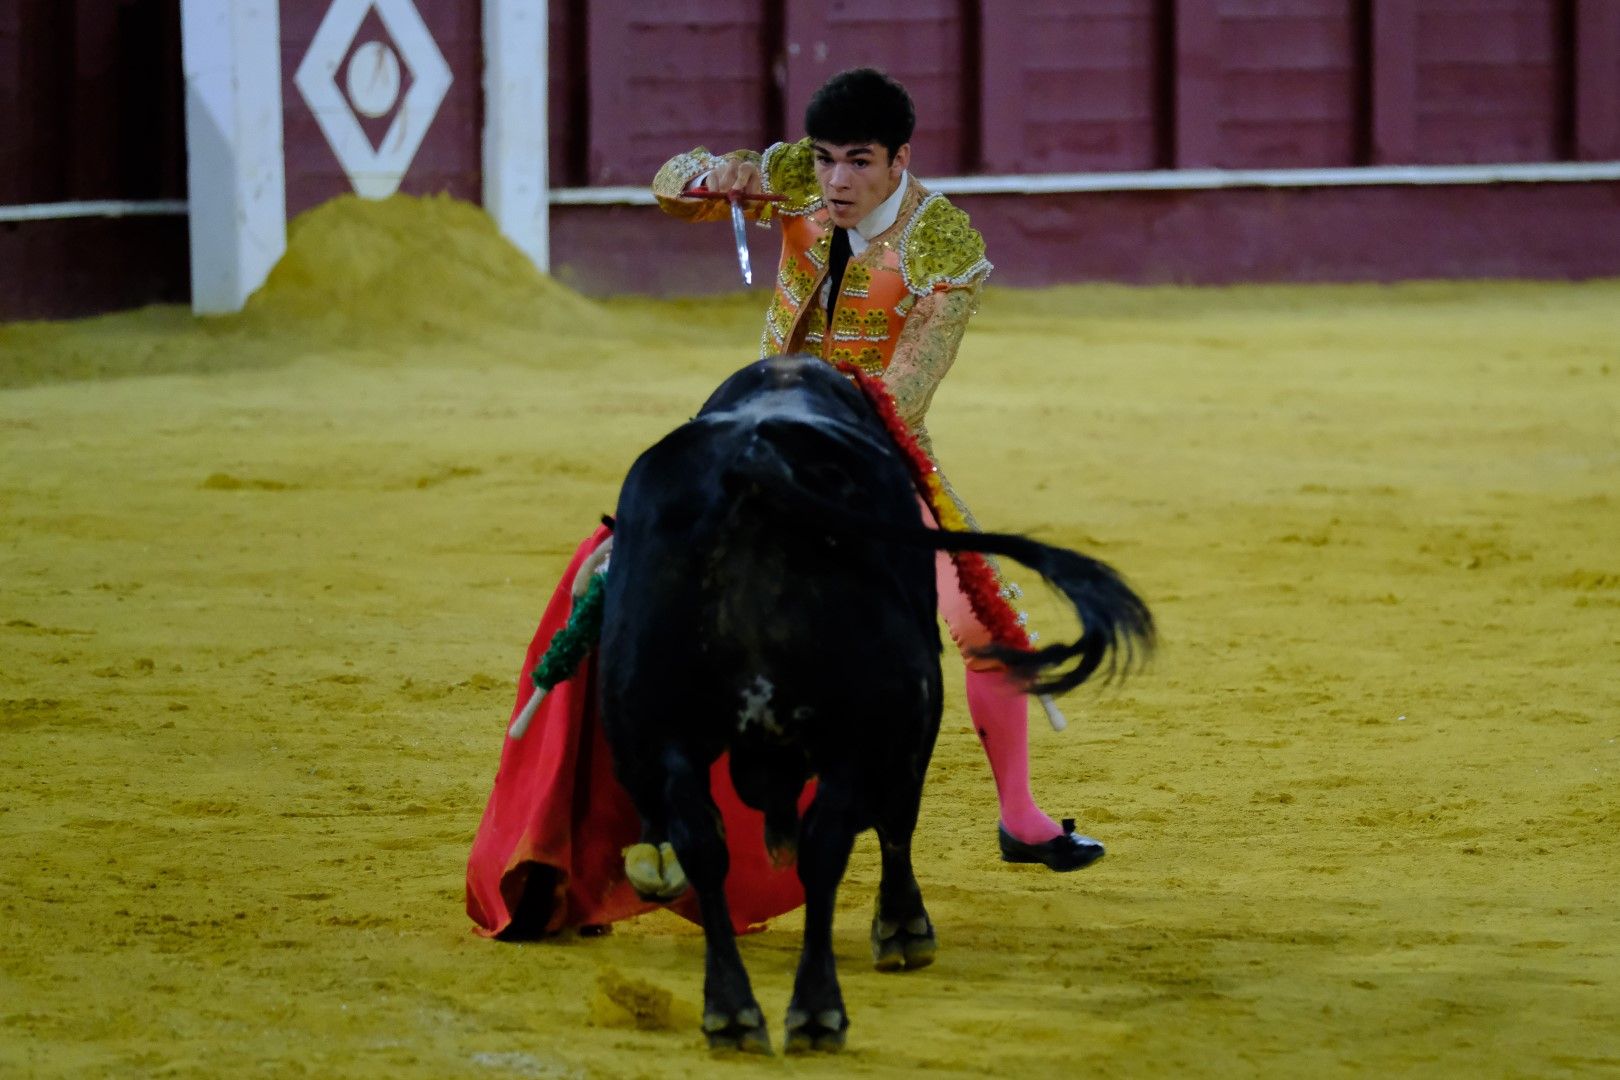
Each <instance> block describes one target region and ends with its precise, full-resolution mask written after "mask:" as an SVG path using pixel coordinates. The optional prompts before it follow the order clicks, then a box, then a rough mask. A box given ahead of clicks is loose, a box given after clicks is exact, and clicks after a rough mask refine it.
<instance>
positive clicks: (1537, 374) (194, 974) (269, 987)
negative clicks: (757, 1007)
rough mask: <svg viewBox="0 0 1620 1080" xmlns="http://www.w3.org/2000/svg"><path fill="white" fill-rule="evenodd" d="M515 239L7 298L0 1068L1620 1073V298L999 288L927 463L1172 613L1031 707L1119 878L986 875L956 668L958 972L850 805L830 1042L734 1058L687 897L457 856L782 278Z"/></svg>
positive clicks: (1079, 810)
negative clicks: (897, 935)
mask: <svg viewBox="0 0 1620 1080" xmlns="http://www.w3.org/2000/svg"><path fill="white" fill-rule="evenodd" d="M722 239H723V238H722V237H720V236H719V235H716V236H715V237H714V242H716V243H720V242H722ZM513 258H514V257H513V256H511V254H510V252H509V251H507V250H506V249H504V248H502V247H501V245H499V243H498V242H497V241H495V240H494V238H493V237H492V236H491V235H490V234H489V231H488V229H487V227H486V226H485V225H484V224H483V223H482V219H481V218H478V217H477V215H475V214H473V213H472V212H470V211H467V210H465V208H460V207H456V206H454V205H452V204H447V203H442V202H427V203H416V202H412V201H410V200H395V201H393V202H390V203H386V204H382V205H380V206H374V207H369V208H368V207H362V206H357V205H354V204H338V205H337V206H335V207H333V208H330V209H328V210H327V211H325V212H323V213H322V214H321V215H318V216H317V218H315V219H312V220H311V219H306V220H305V221H303V222H301V223H300V229H299V232H298V233H297V234H296V235H295V238H294V245H293V251H292V253H291V254H290V255H289V258H288V260H287V262H286V263H285V264H284V265H283V266H282V268H280V269H279V270H278V271H277V274H276V276H275V278H274V279H273V280H272V282H271V285H270V286H269V287H268V288H267V290H266V291H265V293H264V294H262V295H261V296H260V297H258V298H257V299H256V300H255V302H254V304H253V306H252V307H251V308H250V310H249V311H248V312H247V313H245V314H244V315H242V316H239V317H234V318H230V319H221V320H213V321H203V322H199V321H195V320H193V319H192V318H191V317H190V316H189V315H187V314H186V313H184V312H183V311H180V310H175V309H154V310H148V311H143V312H136V313H131V314H126V315H119V316H115V317H110V318H103V319H97V320H91V321H85V322H78V323H72V324H58V325H37V324H36V325H14V326H9V327H0V387H3V389H0V448H3V451H0V506H3V515H0V581H3V592H0V595H3V609H0V650H3V651H0V656H3V657H4V660H3V663H0V733H3V739H0V764H3V769H4V776H5V784H4V787H3V790H0V860H3V871H0V912H3V916H4V922H5V927H6V933H5V945H4V948H3V949H0V1074H5V1075H22V1076H89V1075H106V1076H203V1077H212V1076H257V1075H264V1076H298V1075H309V1076H322V1077H330V1076H346V1077H347V1076H355V1077H359V1076H371V1075H376V1076H390V1077H411V1076H420V1077H486V1076H487V1077H492V1078H494V1077H507V1076H511V1077H632V1076H647V1077H684V1076H690V1075H695V1074H706V1075H712V1076H717V1077H729V1076H738V1077H741V1076H752V1075H802V1076H821V1075H831V1074H833V1073H835V1072H837V1073H849V1074H854V1075H857V1076H890V1075H893V1076H900V1075H911V1074H913V1072H914V1071H915V1070H917V1069H927V1070H929V1071H930V1072H931V1074H932V1075H937V1076H964V1077H965V1076H980V1075H1003V1076H1021V1077H1044V1076H1099V1077H1164V1076H1253V1075H1267V1076H1289V1077H1299V1076H1323V1075H1348V1074H1363V1075H1379V1074H1395V1075H1418V1076H1442V1075H1444V1076H1502V1077H1507V1076H1512V1077H1557V1076H1583V1077H1584V1076H1594V1075H1615V1074H1620V1020H1617V1005H1616V1003H1617V1002H1620V916H1617V909H1616V906H1615V901H1614V897H1615V895H1616V892H1617V887H1620V858H1617V856H1620V845H1617V840H1616V827H1617V825H1620V817H1617V813H1616V809H1617V804H1620V797H1617V780H1620V743H1617V739H1620V715H1617V709H1616V705H1617V697H1620V676H1617V674H1616V672H1617V667H1616V660H1617V658H1620V546H1617V541H1616V536H1617V534H1620V490H1617V487H1616V478H1617V476H1620V282H1603V283H1592V284H1581V285H1569V284H1558V285H1553V284H1548V285H1536V284H1479V285H1474V284H1466V285H1463V284H1459V285H1449V284H1446V285H1441V284H1430V285H1411V286H1402V287H1398V288H1376V287H1345V288H1339V287H1335V288H1286V289H1285V288H1263V289H1262V288H1253V289H1232V290H1177V289H1150V290H1127V289H1118V288H1076V289H1056V290H1051V291H1044V292H1012V291H1001V290H991V291H990V292H989V293H988V294H987V295H986V296H985V298H984V301H983V306H982V311H981V314H980V316H979V318H978V319H977V321H976V322H975V325H974V326H973V328H972V329H971V330H970V331H969V334H968V338H967V341H966V344H965V346H964V348H963V350H962V354H961V359H960V361H959V364H958V368H957V370H956V371H955V372H954V373H953V374H952V376H951V378H950V379H949V381H948V382H947V383H946V385H945V389H944V390H943V391H942V392H941V394H940V396H939V398H938V399H937V401H936V404H935V409H934V413H933V417H932V423H931V426H932V428H933V431H934V435H935V439H936V442H937V445H938V446H939V448H940V451H941V454H942V459H943V461H944V463H945V465H946V467H947V468H948V469H949V470H950V472H951V475H952V478H953V480H954V481H955V483H956V484H957V485H958V487H959V488H960V489H961V490H962V491H963V493H964V495H965V496H966V497H967V499H968V500H969V501H970V503H971V504H972V505H973V507H974V509H975V510H976V512H977V513H978V515H979V516H980V517H981V518H982V519H983V521H985V522H986V523H987V524H989V525H991V526H994V527H997V528H1003V529H1012V530H1027V531H1030V532H1032V533H1034V534H1035V535H1037V536H1040V537H1043V538H1046V539H1050V540H1055V541H1059V542H1064V543H1069V544H1072V545H1075V546H1079V547H1081V548H1083V549H1085V550H1087V551H1089V552H1091V553H1093V554H1096V555H1099V556H1101V557H1103V558H1106V559H1108V560H1110V561H1112V562H1114V563H1115V564H1116V565H1118V566H1119V567H1121V568H1122V569H1123V570H1124V571H1125V572H1126V573H1127V574H1128V575H1129V576H1130V578H1131V579H1132V580H1133V581H1134V582H1135V583H1136V585H1137V586H1138V587H1139V588H1140V589H1141V590H1142V591H1143V592H1144V593H1145V594H1146V595H1147V597H1148V598H1149V599H1150V601H1151V602H1152V603H1153V604H1154V606H1155V610H1156V612H1157V615H1158V617H1159V619H1160V622H1161V626H1162V633H1163V646H1162V649H1161V651H1160V654H1159V656H1158V658H1157V660H1156V662H1155V664H1154V665H1153V667H1152V668H1150V669H1149V670H1148V671H1147V672H1146V673H1145V674H1144V675H1142V676H1141V677H1139V678H1137V679H1135V680H1134V681H1132V682H1130V683H1128V684H1127V685H1125V686H1124V687H1123V688H1114V689H1093V688H1086V689H1083V690H1082V691H1080V692H1078V693H1076V694H1074V695H1072V696H1071V697H1069V698H1068V699H1067V708H1068V711H1069V713H1070V716H1071V721H1072V726H1071V728H1070V730H1069V731H1068V732H1067V733H1065V734H1062V735H1058V734H1055V733H1053V732H1051V731H1048V730H1045V728H1044V725H1043V726H1042V728H1041V729H1040V730H1038V731H1036V733H1035V735H1034V741H1035V745H1036V753H1037V761H1036V763H1035V781H1036V787H1037V793H1038V795H1039V797H1040V798H1041V800H1042V802H1043V803H1044V804H1045V805H1046V806H1047V807H1048V808H1049V809H1050V810H1051V811H1052V812H1054V813H1055V814H1065V813H1070V814H1073V815H1075V816H1077V817H1078V818H1080V820H1081V823H1082V828H1083V829H1084V830H1085V831H1088V832H1091V833H1093V834H1094V835H1097V836H1099V837H1100V838H1102V839H1103V840H1104V841H1105V842H1106V843H1107V844H1108V845H1109V856H1108V858H1107V859H1106V860H1104V861H1103V862H1102V863H1100V864H1098V865H1097V866H1095V867H1092V868H1090V869H1088V870H1086V871H1084V872H1081V873H1078V874H1073V875H1067V876H1058V875H1053V874H1050V873H1048V872H1046V871H1044V870H1042V869H1038V868H1025V867H1010V866H1005V865H1003V864H1001V863H1000V862H998V861H997V860H996V858H995V833H994V826H995V802H994V797H993V791H992V787H991V784H990V780H989V775H988V769H987V767H986V765H985V763H984V761H983V758H982V756H981V754H980V752H979V748H978V746H977V744H976V741H975V739H974V738H973V737H972V735H971V733H970V731H969V729H968V727H967V722H966V714H965V711H964V708H963V704H962V699H961V694H960V684H959V681H958V678H957V676H956V675H955V674H954V673H952V672H953V671H954V669H955V667H956V663H955V661H954V660H952V659H947V665H948V685H949V689H950V696H949V700H948V704H947V712H946V719H945V726H944V731H943V733H942V735H941V740H940V746H939V751H938V754H937V756H936V758H935V761H934V765H933V769H932V772H931V774H930V779H929V786H928V790H927V796H926V799H925V804H924V807H923V824H922V829H921V832H920V835H919V838H918V842H917V848H918V852H919V874H920V877H921V879H922V882H923V887H924V890H925V894H926V896H927V898H928V902H929V906H930V909H931V911H932V913H933V915H934V918H935V920H936V922H937V923H938V926H939V933H940V940H941V952H940V958H939V962H938V963H937V964H936V965H935V966H934V967H932V968H930V969H928V970H925V971H923V972H919V973H914V974H911V975H901V976H880V975H878V974H876V973H874V972H872V971H871V970H870V968H869V964H868V960H867V955H866V954H867V945H866V921H867V918H868V912H869V910H870V904H871V898H872V894H873V890H874V887H875V881H876V870H877V860H876V855H875V850H874V847H873V844H872V842H871V839H870V837H867V838H863V840H862V841H861V842H860V844H859V845H858V846H857V850H856V854H855V857H854V860H853V863H852V866H851V869H850V873H849V876H848V878H847V880H846V882H845V886H844V891H843V893H842V894H841V904H840V912H841V917H840V921H839V924H838V926H837V930H836V933H837V948H838V952H839V957H840V961H841V964H842V974H843V981H844V991H845V994H846V996H847V998H848V1002H849V1007H850V1011H851V1015H852V1019H853V1026H852V1029H851V1035H850V1049H849V1051H848V1052H847V1053H846V1054H844V1055H843V1056H842V1057H839V1058H817V1059H792V1060H786V1059H782V1058H780V1057H779V1058H775V1059H769V1060H758V1059H748V1060H739V1059H736V1058H721V1059H716V1060H714V1061H713V1062H711V1061H710V1058H709V1055H708V1053H707V1051H705V1050H704V1049H703V1048H702V1040H701V1037H700V1036H699V1034H698V1031H697V1028H696V1019H695V1017H696V1010H697V1006H698V1002H699V1000H700V999H699V988H700V979H701V971H700V966H701V959H700V956H701V938H700V937H699V936H698V934H697V931H696V930H695V928H692V927H690V926H688V925H687V924H685V923H683V922H681V921H679V920H677V919H675V918H674V917H672V916H668V915H665V914H662V913H660V914H658V915H654V916H649V917H646V918H644V919H641V920H637V921H634V922H631V923H627V924H623V925H621V926H620V927H619V928H618V930H617V932H616V933H614V934H612V935H611V936H609V937H606V938H602V939H580V938H567V939H561V940H555V941H550V942H544V943H538V944H528V945H521V946H518V945H510V944H497V943H493V942H490V941H486V940H483V939H482V938H478V937H476V936H474V935H473V933H472V932H471V930H470V924H469V923H468V921H467V919H466V917H465V916H464V914H463V912H462V895H461V889H462V873H463V866H464V859H465V855H466V851H467V847H468V843H469V840H470V838H471V836H472V833H473V829H474V827H475V826H476V824H477V822H478V819H479V815H480V812H481V811H482V808H483V804H484V800H485V797H486V795H487V793H488V788H489V783H490V780H491V778H492V776H493V774H494V770H495V764H496V760H497V755H498V751H499V746H500V741H501V736H502V729H503V724H504V722H505V719H506V714H507V710H508V709H509V707H510V702H511V698H512V694H513V685H514V679H515V674H516V670H517V665H518V662H519V660H520V658H521V654H522V650H523V647H524V645H525V644H526V642H527V640H528V638H529V635H530V634H531V632H532V630H533V626H534V621H535V619H536V617H537V615H538V612H539V609H540V606H541V604H542V602H543V600H544V598H545V596H546V595H547V594H548V592H549V590H550V589H551V587H552V584H553V581H554V578H555V576H556V574H557V573H558V571H559V569H560V567H561V566H562V565H563V563H564V562H565V561H566V559H567V556H568V554H569V552H570V551H571V550H572V548H573V546H574V544H575V543H576V541H577V539H578V538H579V537H580V536H581V535H583V533H584V531H585V530H587V529H588V528H589V527H590V526H591V524H592V523H593V522H594V520H595V518H596V516H597V515H598V514H599V513H600V512H602V511H604V510H607V509H609V508H610V507H611V504H612V502H613V499H614V493H615V490H616V486H617V483H618V481H619V479H620V478H621V477H622V475H623V471H624V469H625V468H626V467H627V465H628V463H629V462H630V460H631V459H632V457H633V456H634V455H635V454H636V453H637V452H638V450H639V449H641V448H642V447H644V446H645V445H647V444H648V443H649V442H651V441H652V440H653V439H655V438H656V437H658V436H659V435H661V434H662V433H663V432H665V431H666V430H668V429H669V428H670V427H672V426H674V425H675V424H677V423H679V422H681V421H682V420H684V419H685V418H686V417H687V416H689V415H690V414H691V413H692V411H693V410H694V409H695V408H696V407H697V405H698V403H699V402H700V401H701V400H702V399H703V397H704V396H705V394H706V393H707V392H708V390H709V389H710V388H712V387H713V385H714V384H715V383H716V382H717V381H718V380H719V379H720V378H721V377H722V376H723V375H724V374H725V373H727V372H729V371H730V370H731V369H732V368H733V367H735V366H737V365H738V364H740V363H742V362H745V361H746V360H747V359H749V358H750V355H751V351H752V349H753V344H754V342H755V341H756V340H757V333H758V323H757V319H758V315H759V310H760V306H761V305H760V302H759V300H758V298H757V297H753V298H749V297H737V298H733V299H727V300H719V301H713V302H703V303H684V304H675V303H652V302H639V301H617V302H609V303H604V304H590V303H586V302H584V301H581V300H578V299H577V298H574V297H572V296H570V295H568V294H566V293H564V292H563V291H561V290H560V289H559V288H558V287H556V286H554V285H552V284H551V283H549V282H547V281H544V280H543V279H539V278H537V277H535V276H534V275H532V274H527V273H525V272H524V270H523V268H522V266H521V264H519V263H516V262H514V261H513ZM727 342H730V343H732V344H730V345H726V344H725V343H727ZM1032 606H1033V614H1034V617H1035V620H1036V622H1037V624H1040V625H1043V626H1045V627H1046V628H1047V632H1048V633H1061V632H1065V631H1066V630H1068V629H1069V628H1068V627H1067V626H1066V625H1065V624H1064V623H1062V622H1061V620H1060V619H1059V618H1058V617H1057V610H1056V608H1055V606H1054V605H1053V604H1051V603H1050V602H1049V601H1048V600H1047V599H1046V598H1044V597H1040V596H1036V597H1035V598H1034V601H1033V605H1032ZM798 925H799V924H798V922H797V920H796V918H793V917H790V918H786V919H783V920H781V922H780V923H779V924H778V925H777V926H775V927H774V928H772V929H771V930H769V931H767V932H766V933H763V934H760V935H756V936H754V937H752V938H750V939H747V940H746V941H745V943H744V946H743V949H744V954H745V957H746V959H747V961H748V963H749V964H750V966H751V970H752V973H753V976H754V979H755V984H756V988H757V990H758V992H759V996H760V999H761V1002H762V1004H763V1005H764V1006H765V1009H766V1011H767V1014H768V1015H769V1017H770V1022H771V1024H772V1027H773V1033H774V1037H775V1038H776V1039H777V1040H780V1024H781V1015H782V1012H783V1010H784V1009H785V1006H786V1000H787V995H788V990H789V983H790V980H791V974H792V966H793V963H794V960H795V957H796V951H797V933H796V932H797V929H798ZM627 987H628V988H629V990H630V991H633V992H632V993H628V994H627V992H626V988H627ZM659 991H662V992H663V994H664V995H665V996H663V997H660V996H659V993H658V992H659ZM627 1001H629V1002H630V1003H631V1004H639V1006H640V1010H641V1011H640V1017H639V1019H640V1022H641V1024H642V1026H640V1027H638V1026H636V1022H635V1020H636V1018H635V1017H634V1016H633V1015H632V1013H631V1012H628V1011H626V1009H625V1008H624V1007H623V1003H624V1002H627Z"/></svg>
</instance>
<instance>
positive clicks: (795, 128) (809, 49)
mask: <svg viewBox="0 0 1620 1080" xmlns="http://www.w3.org/2000/svg"><path fill="white" fill-rule="evenodd" d="M784 6H785V8H786V10H785V11H783V13H782V57H783V63H784V64H785V66H786V69H787V72H786V74H787V77H786V79H785V80H784V84H783V88H782V124H781V128H782V131H783V133H784V134H783V136H782V137H783V138H784V139H799V138H803V137H804V107H805V106H806V105H808V104H809V103H810V95H811V94H814V93H815V92H816V90H817V89H818V88H820V86H821V84H822V83H824V82H826V81H827V79H828V78H829V77H831V76H832V75H833V74H835V73H836V72H837V71H839V70H841V69H840V68H837V67H834V66H832V64H833V63H834V61H833V60H832V57H831V55H830V53H831V50H830V49H829V46H828V41H827V37H828V35H827V20H828V16H829V15H830V14H831V13H830V11H829V10H828V7H829V4H828V0H793V2H792V3H790V4H786V5H784Z"/></svg>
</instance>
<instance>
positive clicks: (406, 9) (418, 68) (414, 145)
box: [293, 0, 452, 199]
mask: <svg viewBox="0 0 1620 1080" xmlns="http://www.w3.org/2000/svg"><path fill="white" fill-rule="evenodd" d="M372 8H376V9H377V16H378V18H380V19H382V22H383V25H384V26H385V27H387V28H388V34H389V36H390V37H391V38H393V39H394V44H395V46H397V47H398V49H399V51H400V52H401V53H402V54H404V58H405V63H406V64H407V65H408V66H409V67H410V69H411V76H412V80H411V88H410V89H409V90H407V91H406V92H405V100H404V101H402V102H401V103H400V106H399V111H398V112H397V113H395V114H394V121H393V123H391V124H389V125H388V134H386V135H384V136H383V138H382V145H381V146H380V147H373V146H372V145H371V140H370V139H368V138H367V137H366V133H365V131H364V130H363V129H362V128H361V127H360V121H359V119H358V118H356V117H355V115H354V109H353V107H352V106H350V104H349V99H348V98H346V97H344V96H343V91H341V90H340V89H338V83H337V74H338V65H339V64H341V63H343V58H344V57H345V56H347V55H348V52H349V46H350V45H352V44H353V43H354V36H355V35H356V34H358V33H359V32H360V24H361V23H362V22H364V21H365V18H366V12H367V11H369V10H371V9H372ZM451 81H452V76H451V74H450V65H449V64H447V63H445V62H444V54H443V53H441V52H439V47H438V45H436V44H434V41H433V35H432V34H431V33H429V32H428V28H427V24H426V23H424V22H423V21H422V16H421V15H420V14H419V13H418V12H417V10H416V5H415V4H413V3H411V0H333V3H332V6H331V7H330V8H328V9H327V12H326V17H325V18H323V19H322V20H321V25H320V29H318V30H316V31H315V40H314V41H312V42H310V43H309V52H307V53H305V54H304V60H303V62H302V63H300V64H299V65H298V74H297V75H295V76H294V77H293V82H294V83H295V84H296V85H297V87H298V92H299V93H301V94H303V95H304V102H305V103H306V104H307V105H308V106H309V111H310V112H312V113H314V114H315V122H316V123H318V124H320V125H321V133H322V134H324V135H325V136H326V141H327V142H328V143H330V144H331V147H332V152H333V153H334V154H336V155H337V159H338V163H339V164H341V165H342V166H343V171H344V172H346V173H348V175H349V182H350V183H351V184H353V185H354V190H355V191H357V192H359V193H360V194H361V195H364V196H365V197H366V198H368V199H384V198H387V197H388V196H390V195H392V194H393V193H394V192H395V191H397V190H399V182H400V181H401V180H403V179H404V178H405V172H406V170H408V169H409V168H410V167H411V161H412V159H414V158H415V157H416V151H417V150H418V149H419V148H420V147H421V145H422V138H423V137H424V136H425V135H426V134H427V129H428V125H429V124H431V123H433V117H434V116H435V115H437V113H438V111H439V106H440V104H442V103H443V101H444V95H445V93H446V91H448V90H449V89H450V83H451Z"/></svg>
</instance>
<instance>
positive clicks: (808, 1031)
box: [782, 1009, 849, 1054]
mask: <svg viewBox="0 0 1620 1080" xmlns="http://www.w3.org/2000/svg"><path fill="white" fill-rule="evenodd" d="M848 1035H849V1017H848V1016H847V1015H845V1013H844V1010H843V1009H823V1010H822V1011H821V1012H818V1013H816V1014H815V1015H814V1016H811V1015H810V1014H809V1013H807V1012H804V1011H802V1010H800V1009H789V1010H788V1011H787V1023H786V1032H785V1034H784V1037H783V1045H782V1049H784V1050H786V1051H787V1052H788V1053H790V1054H808V1053H810V1052H811V1051H820V1052H822V1053H825V1054H835V1053H837V1052H838V1051H840V1050H842V1049H843V1048H844V1039H845V1038H846V1037H847V1036H848Z"/></svg>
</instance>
